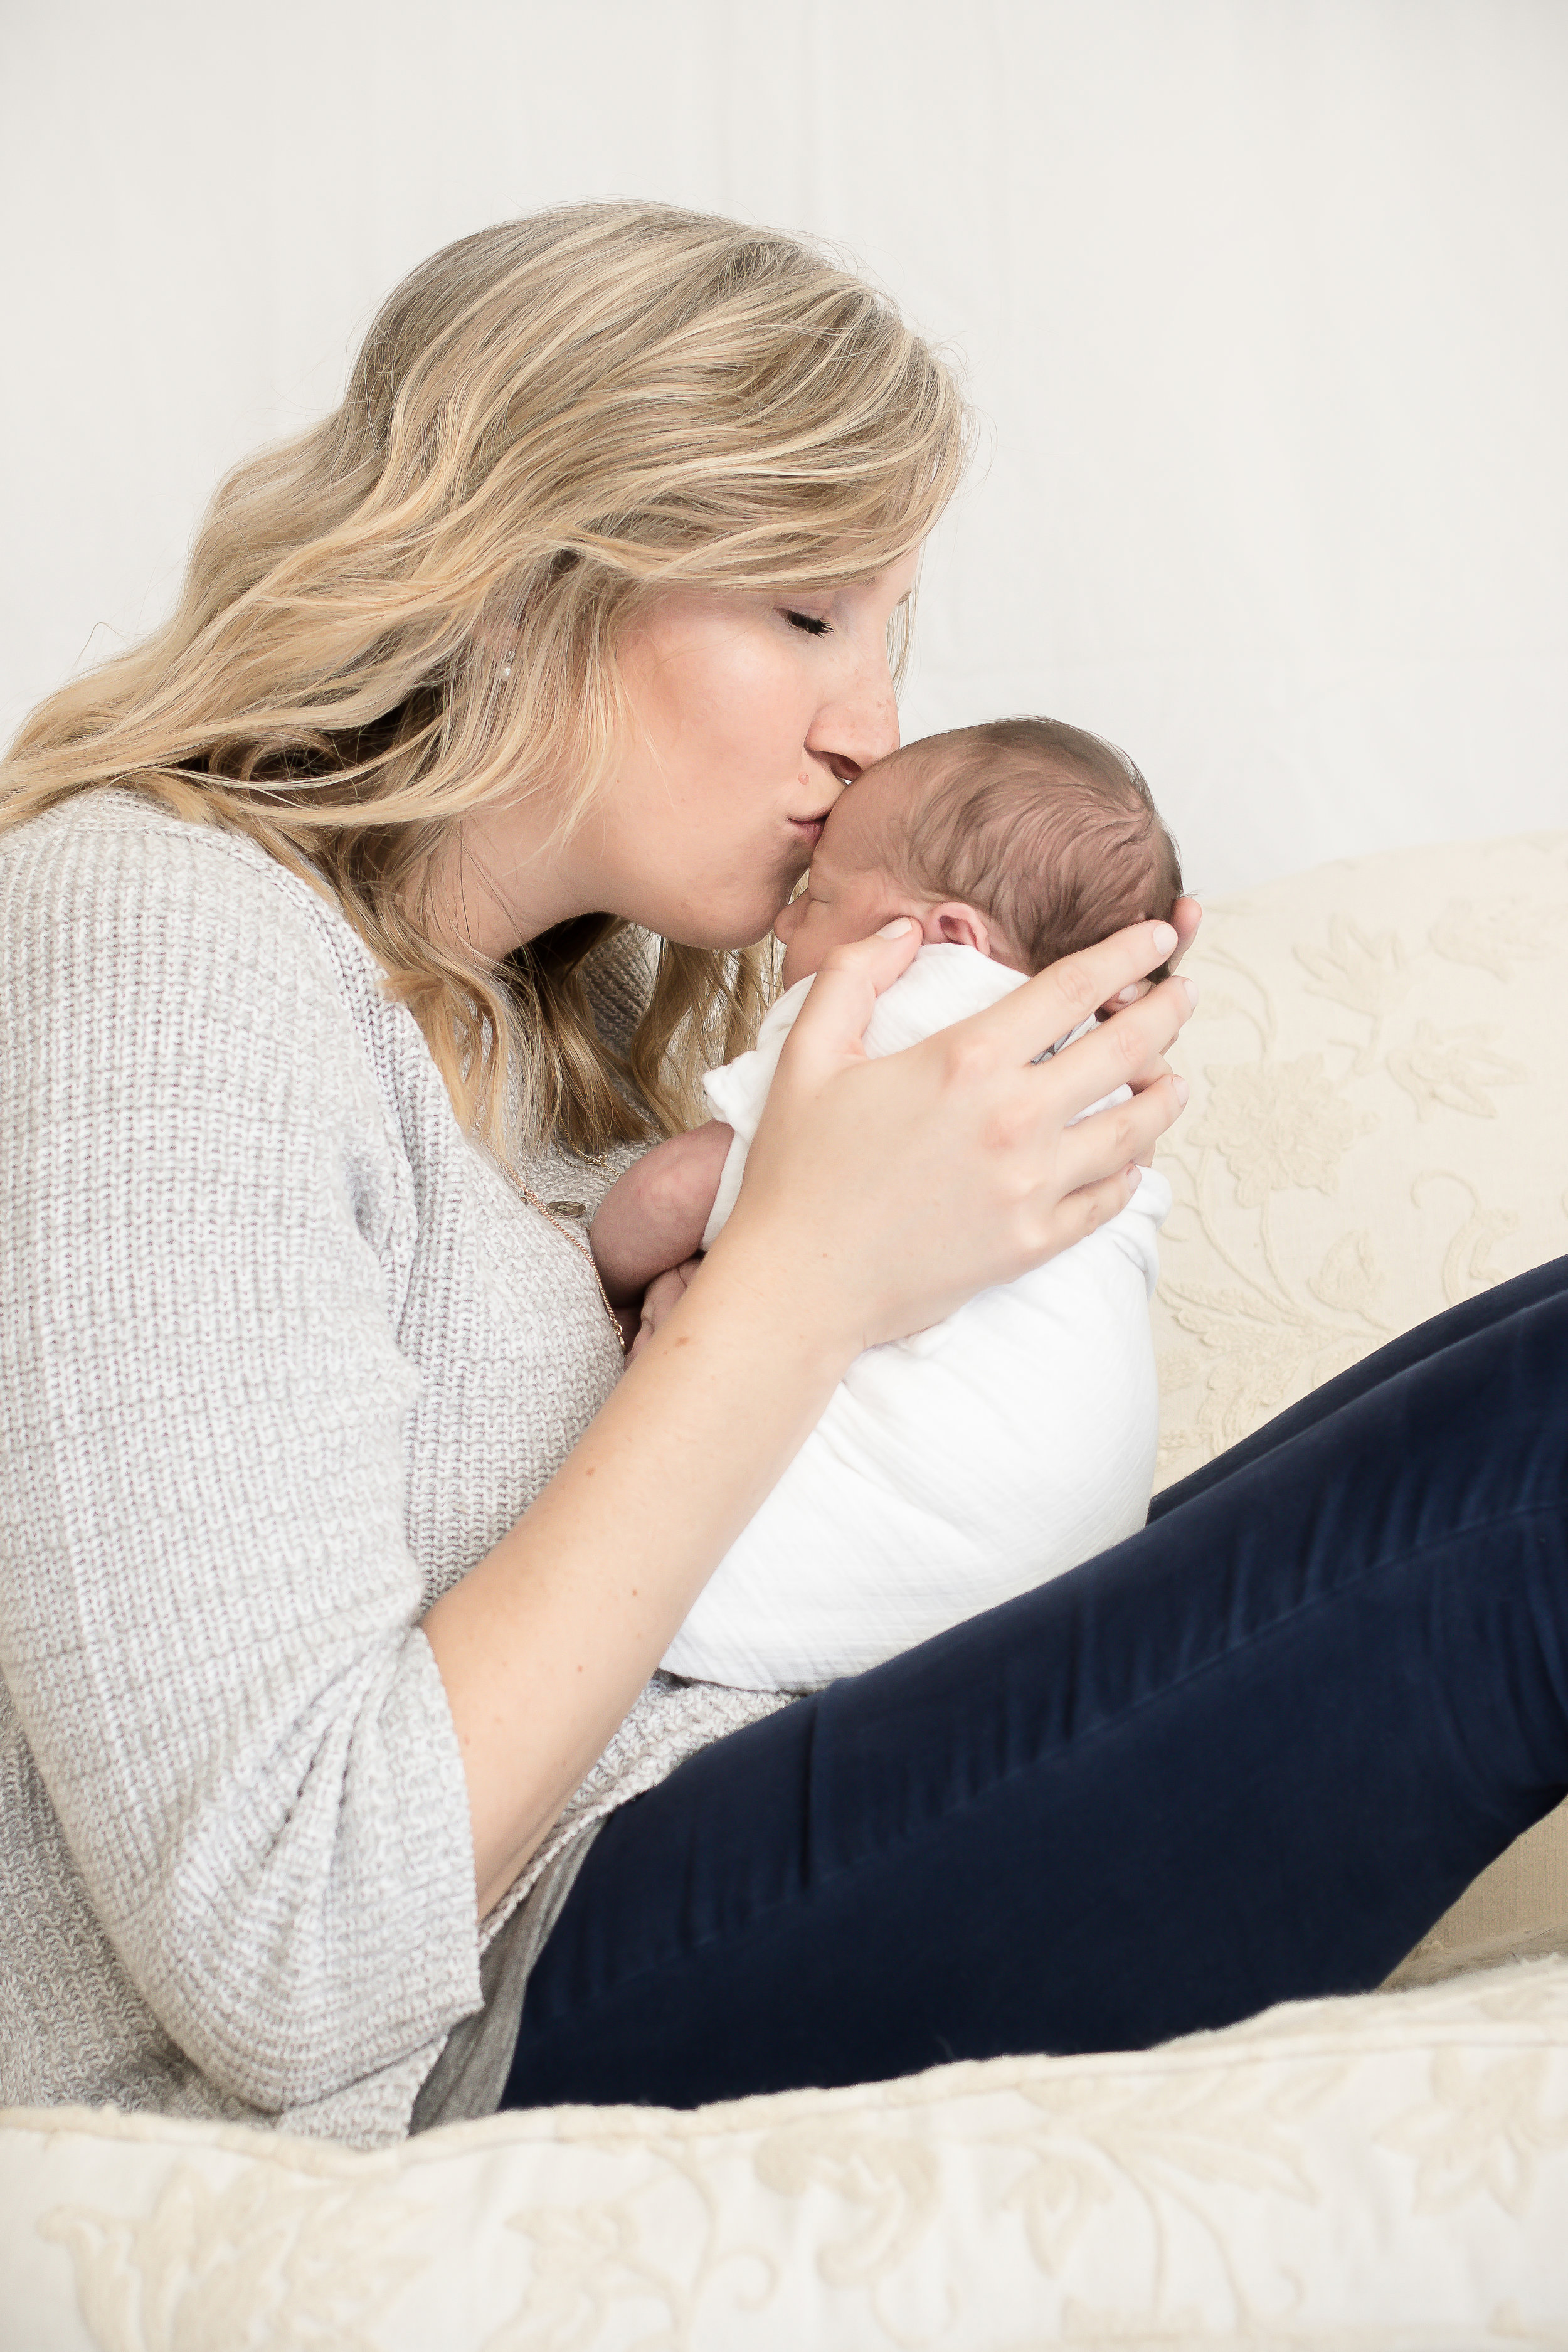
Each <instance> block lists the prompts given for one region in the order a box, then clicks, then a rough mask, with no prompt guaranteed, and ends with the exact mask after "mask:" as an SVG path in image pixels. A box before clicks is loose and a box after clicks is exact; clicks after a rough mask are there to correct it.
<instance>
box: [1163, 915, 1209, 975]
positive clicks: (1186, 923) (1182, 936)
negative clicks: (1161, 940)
mask: <svg viewBox="0 0 1568 2352" xmlns="http://www.w3.org/2000/svg"><path fill="white" fill-rule="evenodd" d="M1203 919H1204V910H1203V908H1201V907H1200V906H1199V904H1198V902H1197V900H1196V899H1195V898H1178V899H1177V901H1176V903H1175V905H1174V906H1173V908H1172V909H1171V925H1172V928H1173V930H1174V931H1175V934H1176V944H1175V946H1174V947H1173V950H1171V953H1170V956H1169V957H1168V959H1167V961H1168V962H1169V964H1170V967H1171V970H1172V971H1175V969H1176V966H1177V965H1178V964H1179V963H1180V962H1181V961H1182V958H1183V957H1184V955H1185V954H1186V952H1187V950H1188V949H1189V948H1190V947H1191V946H1192V943H1193V941H1194V940H1195V939H1196V938H1197V935H1198V925H1199V924H1200V923H1201V922H1202V921H1203Z"/></svg>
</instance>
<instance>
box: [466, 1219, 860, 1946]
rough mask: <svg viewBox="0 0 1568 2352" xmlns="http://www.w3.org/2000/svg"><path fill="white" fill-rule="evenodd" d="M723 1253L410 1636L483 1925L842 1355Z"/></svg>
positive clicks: (782, 1460) (791, 1444)
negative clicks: (437, 1703)
mask: <svg viewBox="0 0 1568 2352" xmlns="http://www.w3.org/2000/svg"><path fill="white" fill-rule="evenodd" d="M767 1263H768V1255H767V1254H766V1253H765V1252H761V1251H759V1250H757V1249H756V1248H754V1247H751V1248H748V1247H745V1246H743V1245H742V1247H740V1248H736V1247H734V1246H731V1248H729V1249H721V1250H718V1251H716V1252H715V1254H714V1256H713V1258H712V1260H711V1261H710V1264H709V1265H707V1266H705V1267H704V1269H703V1274H702V1278H701V1279H700V1281H699V1282H698V1283H696V1284H695V1285H694V1286H693V1287H692V1288H691V1289H690V1290H689V1292H688V1293H687V1295H686V1297H684V1298H683V1299H682V1300H681V1302H680V1305H679V1307H677V1308H676V1309H675V1310H674V1311H673V1312H672V1313H671V1315H670V1316H669V1318H668V1320H667V1321H666V1322H665V1323H664V1324H663V1325H661V1327H660V1328H659V1329H658V1332H657V1333H656V1334H655V1335H654V1337H653V1338H652V1339H650V1340H649V1341H648V1343H647V1347H646V1348H645V1349H644V1350H643V1352H642V1354H641V1356H640V1357H639V1359H638V1361H637V1364H636V1365H634V1366H633V1367H632V1368H631V1369H630V1370H628V1371H627V1373H626V1378H625V1379H624V1380H623V1381H620V1382H619V1383H618V1385H617V1386H616V1389H615V1390H614V1391H613V1392H612V1394H611V1396H610V1398H609V1400H608V1402H607V1403H606V1404H605V1407H604V1409H603V1410H602V1412H600V1413H599V1414H598V1416H597V1418H596V1419H595V1422H594V1423H593V1424H592V1426H591V1427H590V1428H589V1430H588V1431H587V1433H586V1434H585V1435H584V1438H583V1439H582V1441H581V1443H580V1444H578V1445H577V1446H576V1448H575V1449H574V1452H573V1453H572V1454H570V1455H568V1457H567V1459H566V1461H565V1462H564V1463H563V1465H562V1467H561V1469H560V1470H559V1471H558V1472H557V1474H556V1475H555V1476H554V1478H553V1479H552V1481H551V1483H550V1485H549V1486H546V1487H545V1489H544V1491H543V1493H542V1494H541V1495H540V1496H538V1498H537V1499H536V1500H535V1502H534V1503H533V1504H532V1505H531V1507H530V1508H529V1509H528V1511H527V1512H525V1514H524V1515H523V1517H521V1519H520V1520H519V1521H518V1522H517V1524H516V1526H515V1527H513V1528H510V1530H509V1532H508V1533H507V1534H506V1535H505V1536H503V1537H502V1538H501V1540H500V1543H499V1544H497V1545H496V1547H495V1549H493V1550H492V1551H490V1552H489V1553H488V1554H487V1555H486V1557H485V1558H484V1559H482V1560H480V1561H479V1563H478V1565H477V1566H476V1567H475V1568H474V1569H473V1570H471V1571H470V1573H469V1574H468V1576H466V1577H465V1578H464V1579H463V1580H462V1582H461V1583H460V1584H458V1585H456V1586H455V1587H454V1588H453V1590H452V1591H450V1592H448V1593H447V1594H445V1595H444V1596H443V1597H442V1599H441V1600H439V1601H437V1603H436V1605H435V1607H434V1608H433V1609H432V1610H431V1611H430V1612H429V1614H428V1615H427V1616H426V1619H425V1628H424V1630H425V1633H426V1637H427V1639H428V1641H429V1643H430V1646H431V1648H432V1650H433V1651H434V1653H435V1655H436V1663H437V1667H438V1668H439V1670H440V1674H441V1678H442V1681H443V1683H444V1684H445V1685H446V1691H447V1702H448V1704H449V1706H450V1707H451V1710H452V1719H453V1722H454V1724H455V1725H456V1727H457V1732H458V1743H459V1746H460V1748H461V1751H462V1757H463V1767H464V1771H465V1773H466V1776H467V1780H468V1806H469V1816H470V1821H471V1825H472V1831H473V1841H474V1871H475V1878H476V1882H477V1887H478V1895H479V1911H480V1914H481V1916H482V1915H483V1914H484V1913H485V1912H486V1911H488V1910H489V1908H490V1906H491V1905H492V1904H494V1903H495V1902H496V1901H498V1900H499V1898H500V1895H502V1894H503V1893H504V1892H505V1890H506V1888H507V1887H508V1886H509V1885H510V1883H511V1881H512V1879H513V1878H514V1877H515V1876H516V1874H517V1873H518V1872H519V1870H521V1867H522V1865H523V1864H524V1863H525V1862H526V1861H527V1860H528V1857H529V1855H530V1854H531V1853H532V1851H533V1850H534V1848H535V1847H536V1846H537V1845H538V1844H539V1843H540V1841H541V1840H542V1838H543V1836H544V1835H545V1833H546V1832H547V1831H548V1829H549V1827H550V1825H551V1823H552V1822H553V1821H554V1819H555V1817H556V1815H557V1814H558V1813H559V1812H560V1810H561V1808H562V1806H563V1803H564V1802H565V1801H566V1799H567V1798H568V1797H569V1796H570V1795H571V1793H572V1791H573V1790H574V1789H575V1788H576V1786H577V1785H578V1783H579V1782H580V1781H581V1780H582V1779H583V1777H584V1774H585V1773H586V1772H587V1771H588V1770H589V1769H590V1768H591V1767H592V1765H593V1764H594V1762H595V1759H597V1758H598V1756H599V1755H600V1754H601V1753H602V1752H603V1750H604V1748H605V1747H606V1745H607V1744H608V1742H609V1740H610V1739H611V1738H612V1737H613V1736H614V1734H615V1731H616V1727H617V1726H618V1725H619V1724H620V1723H621V1722H622V1721H623V1719H624V1718H625V1717H626V1712H627V1709H628V1708H629V1707H630V1706H631V1705H632V1702H633V1700H634V1699H635V1698H636V1696H637V1693H638V1692H639V1690H641V1688H642V1686H643V1685H644V1684H645V1683H646V1682H647V1678H648V1675H650V1674H651V1673H652V1671H653V1669H654V1667H655V1666H656V1665H657V1664H658V1661H659V1659H660V1658H661V1657H662V1655H663V1654H664V1652H665V1650H666V1649H667V1648H668V1644H669V1642H670V1639H671V1637H672V1636H673V1634H674V1633H675V1632H676V1630H677V1628H678V1627H679V1624H680V1622H681V1621H682V1619H683V1618H684V1617H685V1615H686V1613H687V1612H688V1610H689V1608H690V1606H691V1603H692V1601H694V1600H695V1598H696V1596H697V1594H698V1592H699V1591H700V1590H701V1588H702V1585H703V1584H704V1582H705V1581H706V1580H707V1578H708V1577H709V1575H710V1573H711V1572H712V1570H713V1569H714V1568H715V1567H716V1566H717V1564H718V1562H719V1560H720V1559H721V1558H722V1557H723V1555H724V1553H725V1551H726V1550H727V1549H729V1547H730V1545H731V1543H732V1542H733V1541H734V1539H735V1538H736V1537H737V1536H738V1535H739V1533H740V1531H741V1529H742V1528H743V1527H744V1526H745V1524H746V1522H747V1520H748V1519H749V1518H750V1517H751V1516H752V1513H753V1512H754V1511H755V1510H756V1508H757V1507H758V1505H759V1504H760V1503H761V1502H762V1500H763V1496H765V1495H766V1494H767V1492H768V1490H769V1488H770V1487H771V1486H773V1482H774V1481H775V1479H776V1478H777V1477H778V1475H779V1474H780V1472H781V1471H782V1470H783V1468H784V1465H785V1464H786V1463H787V1462H788V1461H789V1460H790V1458H791V1457H792V1455H793V1454H795V1451H796V1450H797V1448H798V1447H799V1445H800V1444H801V1443H802V1441H803V1440H804V1438H805V1435H806V1433H807V1432H808V1431H809V1430H810V1429H811V1428H812V1426H813V1425H814V1423H816V1420H817V1419H818V1418H819V1416H820V1414H821V1412H822V1411H823V1408H824V1406H825V1405H826V1402H827V1399H828V1397H829V1396H830V1395H831V1394H832V1392H833V1389H834V1387H835V1385H836V1383H837V1381H838V1380H839V1379H840V1378H841V1376H842V1374H843V1372H844V1370H845V1369H846V1367H847V1363H848V1362H849V1360H850V1358H851V1357H852V1356H853V1354H854V1352H855V1350H854V1346H853V1343H852V1342H850V1341H848V1340H847V1339H843V1338H838V1339H835V1338H834V1337H833V1336H832V1335H831V1333H830V1332H825V1330H824V1328H823V1323H822V1318H821V1315H820V1312H819V1311H818V1312H816V1315H815V1317H814V1315H813V1313H812V1311H811V1310H810V1309H809V1308H808V1307H806V1306H805V1302H803V1301H802V1300H800V1299H799V1297H798V1295H797V1297H796V1299H795V1311H794V1313H793V1314H792V1311H791V1306H790V1286H788V1285H786V1284H784V1283H781V1282H780V1281H779V1280H778V1279H777V1278H776V1277H764V1276H763V1274H762V1271H761V1269H762V1267H763V1265H766V1264H767Z"/></svg>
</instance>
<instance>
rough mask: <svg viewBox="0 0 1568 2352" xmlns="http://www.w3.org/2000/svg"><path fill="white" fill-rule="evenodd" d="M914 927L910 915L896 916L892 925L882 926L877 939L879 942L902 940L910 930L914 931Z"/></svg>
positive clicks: (885, 924)
mask: <svg viewBox="0 0 1568 2352" xmlns="http://www.w3.org/2000/svg"><path fill="white" fill-rule="evenodd" d="M913 928H914V926H913V924H912V922H911V920H910V917H909V916H908V915H895V916H894V918H893V919H892V921H891V922H890V923H884V924H883V925H882V928H881V929H880V930H879V932H878V933H877V937H878V938H879V940H901V939H902V938H903V936H904V933H905V932H906V931H908V930H912V929H913Z"/></svg>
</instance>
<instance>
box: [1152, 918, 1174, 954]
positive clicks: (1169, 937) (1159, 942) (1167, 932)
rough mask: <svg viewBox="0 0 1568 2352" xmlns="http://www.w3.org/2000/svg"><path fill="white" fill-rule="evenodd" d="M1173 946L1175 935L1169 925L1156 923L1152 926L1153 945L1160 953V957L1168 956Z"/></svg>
mask: <svg viewBox="0 0 1568 2352" xmlns="http://www.w3.org/2000/svg"><path fill="white" fill-rule="evenodd" d="M1175 944H1176V934H1175V932H1174V931H1173V929H1172V928H1171V926H1170V924H1169V923H1156V924H1155V926H1154V945H1155V946H1156V947H1157V948H1158V949H1159V950H1160V953H1161V954H1162V955H1169V954H1170V952H1171V950H1172V949H1173V947H1174V946H1175Z"/></svg>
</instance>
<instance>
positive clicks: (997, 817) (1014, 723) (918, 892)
mask: <svg viewBox="0 0 1568 2352" xmlns="http://www.w3.org/2000/svg"><path fill="white" fill-rule="evenodd" d="M1181 889H1182V869H1181V865H1180V862H1179V860H1178V858H1177V856H1176V845H1175V843H1174V842H1173V840H1172V839H1171V836H1170V835H1169V834H1168V833H1167V832H1166V830H1165V828H1164V826H1163V824H1161V822H1160V816H1159V812H1158V811H1157V810H1156V808H1155V806H1154V803H1153V801H1152V799H1151V798H1150V794H1149V787H1148V785H1147V784H1146V783H1145V782H1143V779H1142V776H1141V775H1140V774H1139V772H1138V771H1137V769H1136V768H1135V767H1134V766H1133V764H1132V762H1131V760H1130V759H1129V758H1128V757H1127V755H1126V753H1125V752H1124V751H1117V750H1116V748H1115V746H1114V745H1113V744H1110V743H1106V742H1102V741H1101V740H1100V737H1099V736H1098V735H1089V734H1086V733H1085V732H1084V730H1082V728H1080V727H1068V726H1065V725H1064V724H1063V723H1062V721H1061V720H1060V719H993V720H992V721H991V722H990V723H989V724H988V725H987V726H984V727H959V728H955V729H954V730H953V731H952V733H951V734H949V735H928V736H926V737H925V738H924V739H923V740H921V741H920V742H918V743H910V744H908V745H906V746H905V748H904V749H903V750H902V751H895V752H893V753H892V754H891V755H890V757H889V758H888V759H886V760H881V761H878V763H877V765H876V766H875V767H874V768H868V769H867V771H866V772H865V774H864V775H863V776H861V777H859V778H858V780H857V781H856V782H854V783H853V784H851V785H850V786H849V787H848V789H847V791H846V792H844V793H840V795H839V797H838V799H837V801H836V802H835V803H834V805H833V808H832V810H831V811H830V812H829V814H828V818H827V822H826V825H825V826H824V827H823V831H822V837H821V839H820V840H819V841H818V843H817V845H816V856H814V857H813V858H812V861H811V872H810V874H809V875H808V876H807V877H806V887H805V889H804V890H803V891H802V893H801V895H800V896H799V897H798V898H792V899H791V900H790V903H789V905H788V906H787V907H786V908H784V912H783V914H782V915H781V916H780V917H779V919H778V921H777V922H776V923H775V924H774V926H773V929H774V931H775V932H776V934H777V936H778V938H779V939H780V940H781V941H782V942H783V944H784V974H783V977H784V985H785V987H786V988H787V987H791V986H793V984H794V983H795V982H796V981H797V980H804V979H805V977H806V975H807V973H808V972H814V971H816V969H817V967H818V966H819V965H820V963H821V962H822V960H823V958H824V956H826V953H827V951H828V950H829V948H834V947H837V946H839V945H840V944H841V942H843V941H845V940H862V939H865V938H867V937H868V934H869V933H870V932H872V931H875V930H878V929H880V927H881V925H882V924H883V923H886V922H890V921H891V920H892V919H893V917H894V916H895V915H912V916H913V917H914V918H915V920H916V921H917V922H918V923H919V924H920V925H921V929H922V930H923V931H924V933H925V938H926V943H927V944H928V946H929V945H932V944H935V943H937V942H939V941H942V940H946V941H948V942H950V943H951V944H953V945H956V946H962V947H973V948H978V949H979V950H980V952H981V953H982V954H983V955H989V956H993V957H994V958H995V960H996V961H997V962H999V963H1005V964H1010V965H1012V966H1013V968H1014V969H1015V970H1016V971H1027V972H1036V971H1043V970H1044V969H1045V967H1046V965H1047V964H1048V963H1054V962H1055V961H1056V960H1057V958H1058V956H1064V955H1071V954H1072V952H1073V951H1074V950H1075V949H1077V948H1084V947H1089V946H1090V945H1092V943H1093V942H1094V941H1095V940H1102V939H1105V938H1106V937H1108V935H1109V934H1110V932H1112V931H1117V930H1121V928H1122V927H1123V925H1125V924H1128V923H1136V922H1139V921H1142V919H1145V918H1146V917H1150V916H1158V917H1160V918H1161V919H1164V918H1166V917H1168V916H1169V914H1170V911H1171V908H1172V907H1173V905H1174V903H1175V901H1176V899H1177V898H1179V897H1180V896H1181Z"/></svg>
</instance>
